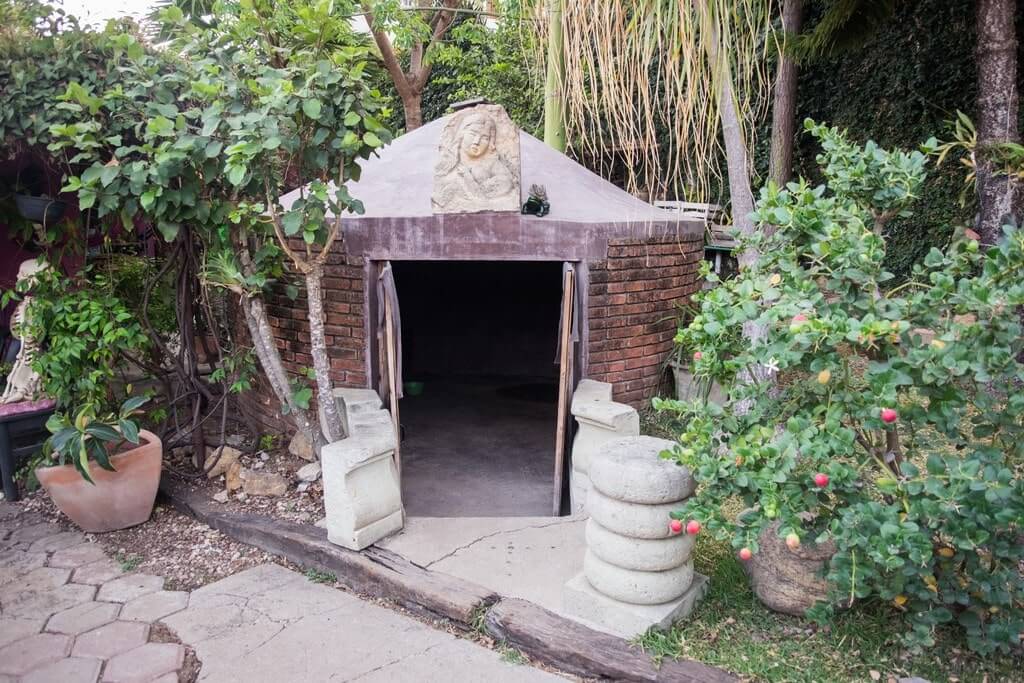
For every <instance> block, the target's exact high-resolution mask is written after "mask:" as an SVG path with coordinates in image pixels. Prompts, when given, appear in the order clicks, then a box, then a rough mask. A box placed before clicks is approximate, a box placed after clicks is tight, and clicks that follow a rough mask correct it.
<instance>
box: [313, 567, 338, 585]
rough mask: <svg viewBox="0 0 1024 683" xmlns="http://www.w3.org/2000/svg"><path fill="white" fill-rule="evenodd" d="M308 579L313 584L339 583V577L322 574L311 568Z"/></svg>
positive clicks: (326, 573) (328, 573)
mask: <svg viewBox="0 0 1024 683" xmlns="http://www.w3.org/2000/svg"><path fill="white" fill-rule="evenodd" d="M305 576H306V578H307V579H309V580H310V581H312V582H313V583H337V581H338V577H337V576H335V575H334V574H332V573H330V572H322V571H319V570H317V569H313V568H312V567H310V568H309V569H307V570H306V574H305Z"/></svg>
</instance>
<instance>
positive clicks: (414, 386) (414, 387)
mask: <svg viewBox="0 0 1024 683" xmlns="http://www.w3.org/2000/svg"><path fill="white" fill-rule="evenodd" d="M403 386H404V387H405V395H406V396H419V395H420V394H422V393H423V382H406V383H405V384H404V385H403Z"/></svg>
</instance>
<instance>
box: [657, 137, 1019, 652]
mask: <svg viewBox="0 0 1024 683" xmlns="http://www.w3.org/2000/svg"><path fill="white" fill-rule="evenodd" d="M807 128H808V130H809V131H810V132H811V133H812V134H813V135H814V137H816V138H817V139H818V140H820V142H821V143H822V146H823V150H824V151H823V153H822V154H820V155H819V157H818V161H819V164H820V165H821V166H822V169H823V173H824V177H825V179H826V185H823V186H819V187H812V186H810V185H809V184H807V183H806V182H800V183H791V184H789V185H788V186H787V187H786V188H784V189H780V188H777V187H774V186H769V187H766V188H764V189H763V190H762V192H761V195H760V200H759V202H758V204H757V210H756V218H757V221H758V223H759V225H760V226H761V230H760V231H759V232H758V233H757V234H755V235H754V236H752V237H751V238H749V239H747V240H744V241H743V244H742V246H743V247H744V248H754V249H756V250H757V251H758V253H759V254H760V255H761V256H760V258H759V259H758V261H757V262H756V264H755V265H754V266H753V267H751V268H747V269H744V270H742V271H741V272H740V274H739V276H738V277H736V278H735V279H734V280H730V281H728V282H722V283H718V285H717V286H716V287H715V288H714V289H711V290H709V291H707V292H705V293H703V294H701V295H700V299H699V303H700V314H699V315H698V316H696V317H695V318H694V320H693V322H691V324H690V325H689V326H688V327H686V328H685V329H681V330H680V332H679V334H678V337H677V341H678V342H679V343H681V344H683V345H685V346H686V348H687V349H688V350H689V351H690V352H694V353H696V352H699V356H698V360H697V361H696V362H695V363H694V367H695V372H696V373H697V374H700V375H704V376H707V377H710V378H713V379H715V380H717V381H718V382H719V383H720V384H722V385H723V386H725V387H728V397H727V399H726V400H725V401H724V404H722V405H715V404H711V403H709V404H706V405H704V404H699V403H694V404H685V403H680V402H678V401H659V402H658V405H659V407H661V408H663V409H668V410H671V411H674V412H677V413H678V414H679V415H680V416H681V417H684V418H688V421H687V422H685V424H686V427H685V429H684V431H683V433H682V434H681V438H680V444H679V445H678V446H677V447H676V449H675V451H674V453H672V456H673V457H674V458H676V459H677V460H678V461H679V462H681V463H683V464H686V465H688V466H689V467H690V468H691V469H692V471H693V472H694V475H695V477H696V478H697V480H698V482H699V484H700V486H699V489H698V492H697V494H696V496H695V497H694V498H692V499H691V500H690V501H689V502H688V503H687V505H686V506H685V507H684V508H683V509H682V510H681V511H680V512H679V513H677V515H676V516H678V517H679V518H694V519H697V520H699V521H700V522H702V524H703V527H704V529H706V530H707V531H709V532H711V533H713V534H715V535H716V536H717V537H720V538H728V539H731V541H732V544H733V546H734V548H736V549H737V550H739V549H742V548H748V549H749V550H751V551H753V552H754V553H756V552H757V551H758V545H757V539H758V537H759V535H760V533H761V531H762V530H763V529H764V528H765V526H767V525H768V524H769V523H771V522H773V521H774V520H779V521H780V522H781V524H780V529H779V533H780V535H781V536H783V537H786V538H787V541H788V542H789V543H790V544H792V545H791V547H792V546H795V545H797V544H799V543H801V542H818V543H820V542H823V541H825V540H832V541H834V542H835V544H836V547H837V552H836V553H835V555H834V556H833V557H832V559H831V561H830V563H829V565H828V569H827V572H828V576H827V578H828V581H829V585H830V587H831V599H832V602H833V604H843V605H851V604H853V603H855V602H856V601H857V600H858V599H868V598H875V599H881V600H883V601H887V602H888V603H889V604H890V605H891V606H892V608H893V610H894V611H895V612H898V613H900V614H902V616H903V617H904V619H905V621H906V623H907V630H906V639H907V641H908V643H909V644H911V645H912V646H916V647H921V646H929V645H931V644H933V643H934V633H935V629H936V627H938V626H940V625H943V624H956V625H959V627H960V628H961V629H962V630H963V632H964V634H965V635H966V639H967V642H968V644H969V646H970V647H971V648H972V649H973V650H975V651H977V652H980V653H989V652H992V651H994V650H996V649H1009V648H1011V647H1013V646H1016V645H1017V644H1018V643H1019V642H1020V634H1021V632H1022V631H1024V605H1022V601H1024V579H1022V575H1021V564H1020V563H1021V561H1022V560H1024V544H1022V543H1021V542H1020V535H1021V532H1022V530H1021V523H1022V519H1024V484H1022V479H1021V467H1022V465H1024V458H1022V456H1024V395H1021V393H1020V391H1019V388H1020V386H1021V383H1022V382H1024V365H1022V364H1021V363H1020V362H1019V361H1018V359H1019V358H1020V357H1021V352H1022V350H1024V338H1022V329H1021V323H1020V318H1019V313H1018V312H1019V310H1020V307H1021V306H1022V305H1024V279H1022V277H1021V274H1022V273H1024V231H1018V230H1016V229H1013V228H1010V227H1007V228H1006V239H1005V240H1004V242H1003V243H1002V244H1001V245H1000V246H998V247H995V248H992V249H989V250H988V251H987V252H985V253H982V251H981V250H980V249H979V245H978V243H977V242H975V241H972V240H970V239H966V238H964V237H963V236H961V237H960V238H958V239H955V240H954V241H953V243H952V245H951V246H950V248H949V249H948V250H947V252H946V253H942V252H940V251H939V250H938V249H934V248H933V249H932V250H931V251H929V252H928V254H927V256H926V257H925V259H924V261H923V263H922V264H921V265H919V266H916V267H915V268H914V270H913V273H912V275H911V277H910V279H909V280H907V281H906V282H904V283H903V284H901V285H899V286H897V287H894V288H891V289H888V290H886V286H887V283H890V282H891V280H892V278H893V276H892V274H891V273H888V272H886V271H885V270H884V268H883V263H884V262H885V259H886V246H887V245H886V241H885V239H884V238H883V236H882V235H883V234H884V228H885V224H886V222H887V221H888V220H891V219H893V218H894V217H896V216H901V215H905V210H906V207H907V206H908V205H910V204H911V203H912V202H913V201H914V199H915V197H916V196H917V193H918V191H919V189H920V187H921V184H922V182H923V180H924V175H925V172H924V167H925V164H926V157H925V156H924V155H923V154H921V153H919V152H914V153H905V152H899V151H896V152H889V151H885V150H883V149H881V148H879V147H877V146H876V145H874V144H873V143H870V142H869V143H867V144H866V145H864V146H863V147H860V146H856V145H853V144H851V143H849V142H848V141H847V140H846V138H845V137H844V135H843V134H841V133H839V132H838V131H837V130H836V129H827V128H825V127H823V126H818V125H815V124H813V122H808V124H807ZM769 226H776V230H775V231H774V232H771V231H769V230H767V228H768V227H769ZM709 278H710V279H712V280H715V278H714V276H713V275H711V276H709ZM889 286H891V285H889ZM758 327H760V328H761V329H763V330H764V334H763V335H762V336H761V337H760V338H757V337H756V336H755V338H754V339H753V340H751V338H750V335H749V334H748V335H746V336H745V335H744V333H743V330H744V328H746V329H747V330H748V332H749V331H750V330H751V329H756V328H758ZM890 411H891V412H890ZM736 500H740V501H742V503H743V504H744V506H745V507H746V508H747V509H746V511H745V512H743V513H741V514H739V515H727V514H726V513H725V512H724V511H723V508H722V504H723V501H736ZM830 609H831V607H829V606H826V605H819V606H817V607H816V608H815V609H814V610H813V615H812V616H815V617H818V618H825V617H827V615H828V613H829V611H830Z"/></svg>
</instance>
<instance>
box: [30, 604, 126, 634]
mask: <svg viewBox="0 0 1024 683" xmlns="http://www.w3.org/2000/svg"><path fill="white" fill-rule="evenodd" d="M120 610H121V606H120V605H118V604H117V603H114V602H93V601H92V600H90V601H89V602H83V603H82V604H80V605H75V606H74V607H71V608H70V609H66V610H64V611H63V612H58V613H57V614H54V615H53V616H52V617H50V620H49V621H47V622H46V630H47V631H50V632H52V633H67V634H68V635H72V636H77V635H78V634H80V633H85V632H86V631H91V630H93V629H94V628H98V627H100V626H103V625H104V624H109V623H110V622H112V621H114V620H115V619H117V613H118V612H119V611H120Z"/></svg>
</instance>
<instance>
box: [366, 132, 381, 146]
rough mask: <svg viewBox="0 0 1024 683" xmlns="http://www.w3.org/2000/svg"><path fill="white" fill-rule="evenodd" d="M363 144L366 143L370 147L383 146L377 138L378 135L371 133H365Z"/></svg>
mask: <svg viewBox="0 0 1024 683" xmlns="http://www.w3.org/2000/svg"><path fill="white" fill-rule="evenodd" d="M363 142H365V143H366V144H367V145H369V146H370V147H380V146H381V141H380V138H379V137H377V134H376V133H372V132H370V131H366V132H365V133H363Z"/></svg>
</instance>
